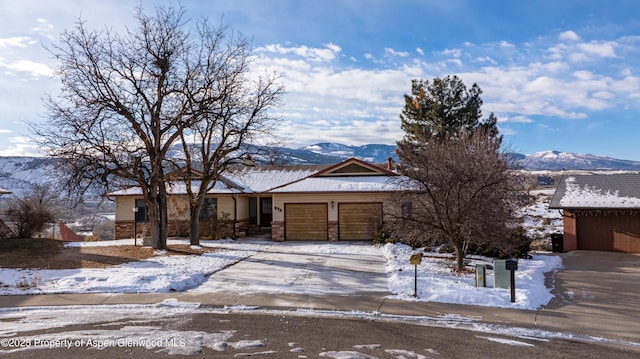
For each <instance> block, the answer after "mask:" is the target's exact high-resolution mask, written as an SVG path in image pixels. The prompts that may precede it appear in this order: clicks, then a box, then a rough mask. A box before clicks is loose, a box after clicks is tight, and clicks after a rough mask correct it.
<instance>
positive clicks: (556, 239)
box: [551, 233, 564, 253]
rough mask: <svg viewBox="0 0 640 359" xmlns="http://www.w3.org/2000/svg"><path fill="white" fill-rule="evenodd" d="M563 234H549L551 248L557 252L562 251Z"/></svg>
mask: <svg viewBox="0 0 640 359" xmlns="http://www.w3.org/2000/svg"><path fill="white" fill-rule="evenodd" d="M563 241H564V235H563V234H562V233H553V234H551V250H552V251H553V252H557V253H564V244H563Z"/></svg>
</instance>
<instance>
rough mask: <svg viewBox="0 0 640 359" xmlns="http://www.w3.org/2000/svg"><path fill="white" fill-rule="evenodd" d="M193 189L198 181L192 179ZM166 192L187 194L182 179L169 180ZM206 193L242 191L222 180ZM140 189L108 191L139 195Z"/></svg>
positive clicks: (198, 186)
mask: <svg viewBox="0 0 640 359" xmlns="http://www.w3.org/2000/svg"><path fill="white" fill-rule="evenodd" d="M191 186H192V188H193V191H194V192H195V191H198V189H199V188H200V181H192V184H191ZM167 193H169V194H174V195H175V194H187V185H186V183H184V182H182V181H176V182H170V183H169V184H168V185H167ZM207 193H211V194H225V193H226V194H232V193H242V191H241V190H239V189H236V188H233V187H231V186H229V185H227V184H226V183H224V181H218V182H216V184H215V186H213V188H212V189H210V190H209V191H208V192H207ZM141 195H142V189H141V188H140V187H131V188H126V189H123V190H119V191H115V192H111V193H109V196H141Z"/></svg>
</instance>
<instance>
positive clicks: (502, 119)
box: [498, 116, 533, 123]
mask: <svg viewBox="0 0 640 359" xmlns="http://www.w3.org/2000/svg"><path fill="white" fill-rule="evenodd" d="M498 122H499V123H533V120H532V119H531V118H529V117H527V116H512V117H511V116H506V117H501V116H498Z"/></svg>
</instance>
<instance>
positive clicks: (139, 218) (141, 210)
mask: <svg viewBox="0 0 640 359" xmlns="http://www.w3.org/2000/svg"><path fill="white" fill-rule="evenodd" d="M135 207H136V208H137V209H138V210H137V211H136V212H135V221H136V222H149V216H148V214H147V204H146V203H145V202H144V199H136V203H135Z"/></svg>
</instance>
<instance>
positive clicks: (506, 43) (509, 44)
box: [500, 40, 515, 48]
mask: <svg viewBox="0 0 640 359" xmlns="http://www.w3.org/2000/svg"><path fill="white" fill-rule="evenodd" d="M500 47H505V48H515V46H514V45H513V44H511V43H509V42H507V41H504V40H502V41H500Z"/></svg>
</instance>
